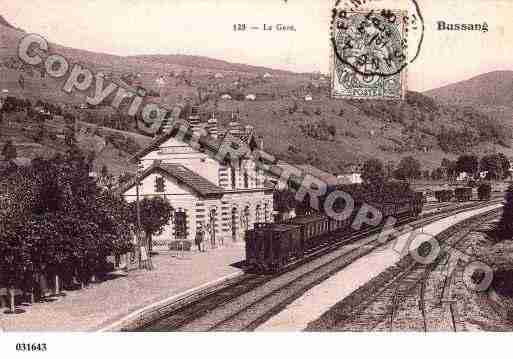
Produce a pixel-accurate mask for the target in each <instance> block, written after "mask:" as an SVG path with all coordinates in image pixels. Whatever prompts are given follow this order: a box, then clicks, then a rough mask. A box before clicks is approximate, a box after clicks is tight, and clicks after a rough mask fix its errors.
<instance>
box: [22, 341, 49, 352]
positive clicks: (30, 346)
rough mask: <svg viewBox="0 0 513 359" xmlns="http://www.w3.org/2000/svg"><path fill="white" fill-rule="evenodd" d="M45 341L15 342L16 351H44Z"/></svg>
mask: <svg viewBox="0 0 513 359" xmlns="http://www.w3.org/2000/svg"><path fill="white" fill-rule="evenodd" d="M46 349H47V348H46V343H17V344H16V351H20V352H45V351H46Z"/></svg>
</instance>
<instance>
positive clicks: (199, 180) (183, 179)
mask: <svg viewBox="0 0 513 359" xmlns="http://www.w3.org/2000/svg"><path fill="white" fill-rule="evenodd" d="M155 172H160V173H163V174H165V175H167V176H170V177H172V178H174V179H175V180H177V182H178V183H182V184H184V185H186V186H187V187H189V188H191V189H192V190H194V191H195V192H197V193H198V194H199V195H200V196H202V197H212V196H221V195H222V194H223V193H224V190H223V189H222V188H221V187H219V186H217V185H215V184H213V183H212V182H210V181H209V180H207V179H206V178H204V177H202V176H200V175H199V174H197V173H195V172H193V171H191V170H190V169H188V168H187V167H185V166H183V165H181V164H177V163H155V164H153V165H152V166H150V167H148V168H147V169H146V170H145V171H143V172H142V173H141V174H139V175H138V176H136V177H134V178H132V179H130V181H128V182H127V183H125V184H124V185H122V186H121V187H120V188H119V189H118V193H119V194H123V193H125V192H126V191H128V190H129V189H131V188H133V187H134V186H135V184H136V183H137V181H141V180H143V179H144V178H146V177H148V176H149V175H150V174H152V173H155Z"/></svg>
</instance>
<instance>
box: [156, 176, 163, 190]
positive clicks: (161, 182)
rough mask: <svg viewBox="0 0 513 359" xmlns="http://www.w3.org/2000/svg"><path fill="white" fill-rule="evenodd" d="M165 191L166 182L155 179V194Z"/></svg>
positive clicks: (158, 178) (159, 178) (161, 179)
mask: <svg viewBox="0 0 513 359" xmlns="http://www.w3.org/2000/svg"><path fill="white" fill-rule="evenodd" d="M165 191H166V181H165V179H164V177H157V178H155V192H165Z"/></svg>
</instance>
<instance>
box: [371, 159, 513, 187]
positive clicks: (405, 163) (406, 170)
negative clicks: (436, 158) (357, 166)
mask: <svg viewBox="0 0 513 359" xmlns="http://www.w3.org/2000/svg"><path fill="white" fill-rule="evenodd" d="M509 169H510V162H509V160H508V158H507V157H506V156H505V155H504V154H503V153H496V154H489V155H485V156H483V157H482V158H479V157H477V156H476V155H473V154H464V155H461V156H459V157H458V158H457V159H456V160H454V161H451V160H449V159H447V158H444V159H443V160H442V162H441V165H440V167H438V168H435V169H434V170H432V171H431V172H430V171H429V170H422V167H421V165H420V162H419V161H418V160H417V159H415V158H413V157H411V156H408V157H404V158H402V159H401V161H400V162H399V163H398V164H397V165H395V163H393V162H387V163H383V162H382V161H381V160H379V159H377V158H371V159H369V160H367V161H366V162H365V163H364V165H363V169H362V179H363V181H364V182H365V183H373V182H383V181H384V180H387V179H398V180H407V181H412V180H414V179H420V178H422V179H432V180H442V179H445V180H455V179H456V178H457V177H458V175H459V174H460V173H462V172H465V173H466V174H467V176H468V177H469V178H471V179H472V178H474V179H478V178H480V173H481V172H486V176H485V179H487V180H503V179H506V178H508V177H510V176H511V174H510V171H509Z"/></svg>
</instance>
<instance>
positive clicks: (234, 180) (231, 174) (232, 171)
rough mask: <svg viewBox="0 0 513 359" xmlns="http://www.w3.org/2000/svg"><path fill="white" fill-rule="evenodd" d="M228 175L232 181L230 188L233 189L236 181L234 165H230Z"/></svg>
mask: <svg viewBox="0 0 513 359" xmlns="http://www.w3.org/2000/svg"><path fill="white" fill-rule="evenodd" d="M230 176H231V182H232V188H233V189H235V187H236V183H237V177H235V167H233V166H231V167H230Z"/></svg>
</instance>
